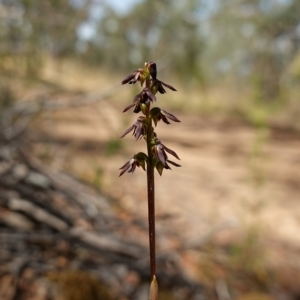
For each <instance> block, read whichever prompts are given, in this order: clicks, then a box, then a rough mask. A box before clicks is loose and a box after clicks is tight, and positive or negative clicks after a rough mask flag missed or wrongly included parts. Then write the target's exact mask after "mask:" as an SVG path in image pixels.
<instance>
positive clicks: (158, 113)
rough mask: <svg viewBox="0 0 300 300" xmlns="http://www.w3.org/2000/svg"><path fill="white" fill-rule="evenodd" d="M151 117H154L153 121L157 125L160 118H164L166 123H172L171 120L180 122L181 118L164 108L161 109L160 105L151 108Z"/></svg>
mask: <svg viewBox="0 0 300 300" xmlns="http://www.w3.org/2000/svg"><path fill="white" fill-rule="evenodd" d="M151 117H152V118H153V122H154V124H155V126H156V125H157V122H158V121H160V120H163V122H164V123H166V124H171V123H170V122H169V120H171V121H174V122H180V120H179V119H177V118H176V117H175V116H174V115H172V114H170V113H168V112H167V111H165V110H163V109H160V108H159V107H153V108H152V109H151Z"/></svg>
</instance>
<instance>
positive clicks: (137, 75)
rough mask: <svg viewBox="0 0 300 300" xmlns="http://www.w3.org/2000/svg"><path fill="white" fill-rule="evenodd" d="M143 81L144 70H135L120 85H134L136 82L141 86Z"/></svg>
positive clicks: (144, 76) (144, 77)
mask: <svg viewBox="0 0 300 300" xmlns="http://www.w3.org/2000/svg"><path fill="white" fill-rule="evenodd" d="M145 79H146V74H145V70H143V69H137V70H136V71H134V72H133V73H131V74H130V75H129V76H127V77H126V78H125V79H124V80H123V81H122V82H121V83H122V84H126V83H129V84H135V83H136V82H137V81H139V82H140V83H141V86H142V85H143V83H144V81H145Z"/></svg>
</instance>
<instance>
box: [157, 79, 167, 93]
mask: <svg viewBox="0 0 300 300" xmlns="http://www.w3.org/2000/svg"><path fill="white" fill-rule="evenodd" d="M157 90H158V91H159V92H160V93H161V94H165V93H166V90H165V89H164V88H163V86H162V84H161V82H160V81H159V82H158V83H157Z"/></svg>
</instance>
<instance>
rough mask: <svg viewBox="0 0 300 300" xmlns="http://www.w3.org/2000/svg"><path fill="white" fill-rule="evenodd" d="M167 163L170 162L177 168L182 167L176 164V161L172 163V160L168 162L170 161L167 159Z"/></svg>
mask: <svg viewBox="0 0 300 300" xmlns="http://www.w3.org/2000/svg"><path fill="white" fill-rule="evenodd" d="M167 162H168V163H169V164H171V165H173V166H175V167H181V165H179V164H176V163H175V162H174V161H171V160H168V159H167Z"/></svg>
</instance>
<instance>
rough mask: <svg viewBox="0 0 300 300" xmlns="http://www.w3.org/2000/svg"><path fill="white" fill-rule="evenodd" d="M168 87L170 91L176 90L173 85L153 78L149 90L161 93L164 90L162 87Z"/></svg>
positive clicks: (163, 92)
mask: <svg viewBox="0 0 300 300" xmlns="http://www.w3.org/2000/svg"><path fill="white" fill-rule="evenodd" d="M163 86H165V87H167V88H169V89H170V90H172V91H177V90H176V89H175V88H174V87H172V86H171V85H169V84H167V83H164V82H162V81H160V80H158V79H153V80H152V82H151V91H152V93H153V94H155V93H156V91H159V92H160V93H161V94H165V93H166V90H165V89H164V87H163Z"/></svg>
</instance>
